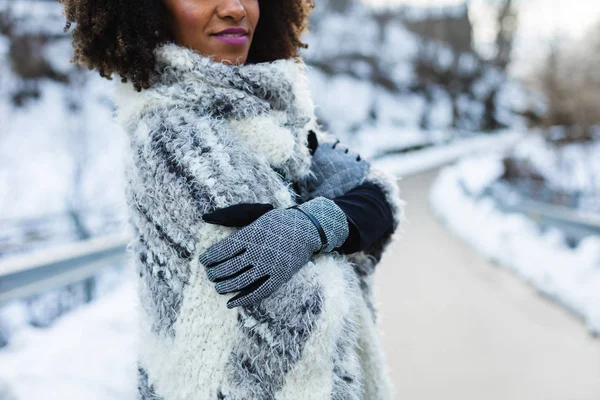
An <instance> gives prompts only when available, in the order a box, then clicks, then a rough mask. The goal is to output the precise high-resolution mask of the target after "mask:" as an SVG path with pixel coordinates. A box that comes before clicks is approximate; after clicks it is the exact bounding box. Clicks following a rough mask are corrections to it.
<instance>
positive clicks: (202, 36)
mask: <svg viewBox="0 0 600 400" xmlns="http://www.w3.org/2000/svg"><path fill="white" fill-rule="evenodd" d="M258 1H259V0H164V2H165V6H166V8H167V10H168V11H169V14H170V16H169V17H170V28H171V33H172V35H173V36H174V39H175V41H176V42H177V43H179V44H180V45H182V46H185V47H188V48H190V49H192V50H195V51H197V52H198V53H200V54H203V55H206V56H210V57H211V58H213V59H214V60H215V61H218V62H224V63H231V64H243V63H245V62H246V59H247V58H248V51H249V50H250V44H251V43H252V37H253V35H254V30H255V28H256V25H257V24H258V19H259V17H260V10H259V5H258ZM268 1H273V0H268ZM275 1H281V0H275Z"/></svg>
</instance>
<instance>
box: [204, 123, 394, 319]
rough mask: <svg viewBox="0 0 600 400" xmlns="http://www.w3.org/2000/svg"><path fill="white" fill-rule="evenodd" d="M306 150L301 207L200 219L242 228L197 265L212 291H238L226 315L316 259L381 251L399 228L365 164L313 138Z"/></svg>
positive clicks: (251, 209) (242, 208)
mask: <svg viewBox="0 0 600 400" xmlns="http://www.w3.org/2000/svg"><path fill="white" fill-rule="evenodd" d="M309 147H310V150H311V153H312V156H313V159H312V166H311V172H312V173H313V176H312V177H311V179H309V180H308V181H306V182H302V183H301V184H300V185H298V189H299V192H300V193H299V195H300V198H301V199H302V200H303V201H304V202H303V203H302V204H300V205H299V206H296V207H292V208H291V209H285V210H281V209H278V210H273V209H272V207H269V206H268V205H264V204H258V205H256V204H243V205H237V206H233V207H229V208H226V209H221V210H217V211H216V212H215V213H211V214H210V215H205V216H204V220H205V221H206V222H209V223H214V224H219V225H226V226H237V227H241V229H240V230H238V231H237V232H235V233H234V234H232V235H231V236H230V237H228V238H226V239H224V240H223V241H221V242H219V243H217V244H215V245H214V246H212V247H211V248H209V249H208V250H207V251H206V252H205V253H204V254H203V255H202V256H201V258H200V261H201V263H202V264H203V265H205V266H206V267H207V268H208V277H209V279H210V280H211V281H212V282H215V284H216V289H217V292H219V293H221V294H226V293H233V292H239V293H238V294H237V295H236V296H235V297H233V298H232V299H231V300H230V301H229V302H228V307H229V308H233V307H236V306H244V305H250V304H253V303H255V302H257V301H259V300H261V299H263V298H265V297H268V296H269V295H270V294H272V293H273V292H274V291H275V290H277V288H279V287H280V286H281V285H282V284H283V283H285V282H286V281H287V280H289V279H290V278H291V276H293V274H294V273H296V272H297V271H298V270H299V269H300V268H301V267H302V266H304V265H305V264H306V263H307V262H308V261H310V259H311V257H313V255H314V254H315V253H319V252H330V251H333V250H337V251H338V252H340V253H343V254H351V253H356V252H359V251H366V252H367V253H369V252H370V251H369V250H375V251H371V253H376V252H380V251H381V249H380V247H381V243H382V240H383V241H386V237H388V236H391V234H392V233H393V232H394V230H395V229H396V227H397V224H396V223H395V221H396V220H395V218H394V212H393V206H392V205H391V204H389V203H388V200H387V197H386V194H385V193H384V189H383V188H382V187H380V186H378V184H377V182H369V180H368V177H369V170H370V166H369V164H368V163H367V162H366V161H364V160H362V159H361V158H360V156H358V155H357V154H354V153H352V152H350V151H349V150H348V149H347V148H345V147H342V146H341V145H339V143H338V142H323V143H322V144H320V145H319V143H318V140H317V137H316V134H314V132H311V133H310V135H309ZM377 243H379V246H377V245H376V244H377ZM374 248H375V249H374ZM373 255H375V254H373ZM375 256H376V257H377V255H375Z"/></svg>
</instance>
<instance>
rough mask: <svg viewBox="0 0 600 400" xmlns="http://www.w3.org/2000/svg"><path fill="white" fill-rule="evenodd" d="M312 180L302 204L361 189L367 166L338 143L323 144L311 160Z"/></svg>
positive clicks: (357, 156)
mask: <svg viewBox="0 0 600 400" xmlns="http://www.w3.org/2000/svg"><path fill="white" fill-rule="evenodd" d="M311 171H312V172H313V173H314V175H315V177H314V178H313V179H311V180H309V181H308V183H307V186H306V189H307V190H308V193H305V194H304V195H303V196H302V197H303V200H306V199H312V198H315V197H318V196H322V197H326V198H328V199H333V198H335V197H338V196H341V195H343V194H345V193H347V192H348V191H349V190H351V189H354V188H355V187H357V186H359V185H361V184H362V183H363V181H364V180H365V177H366V176H367V174H368V173H369V163H368V162H366V161H365V160H363V159H361V158H360V157H359V155H358V154H356V153H354V152H351V151H349V150H348V148H347V147H345V146H342V145H341V144H339V143H330V142H327V143H326V142H324V143H320V144H319V146H318V147H317V149H316V151H315V154H314V155H313V158H312V165H311Z"/></svg>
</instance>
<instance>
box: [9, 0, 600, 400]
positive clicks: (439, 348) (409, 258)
mask: <svg viewBox="0 0 600 400" xmlns="http://www.w3.org/2000/svg"><path fill="white" fill-rule="evenodd" d="M316 3H317V6H316V9H315V10H314V13H313V15H312V20H311V27H310V32H309V33H308V34H307V35H306V36H305V41H306V42H307V43H308V44H309V49H308V50H306V51H305V53H304V57H305V59H306V61H307V63H308V64H309V65H310V82H311V90H312V92H313V97H314V101H315V103H316V104H317V107H318V108H317V114H318V116H319V118H320V120H321V122H322V124H323V125H325V126H326V127H327V129H328V130H329V131H330V132H332V133H335V134H336V135H338V136H339V137H341V138H342V140H343V141H345V142H346V143H348V145H349V146H350V147H352V148H354V149H356V150H357V151H359V152H360V153H361V154H362V155H363V156H365V157H368V158H370V159H371V160H372V162H373V163H374V164H375V165H377V166H379V167H382V168H386V169H388V170H389V171H391V172H392V173H394V174H396V175H397V176H398V177H399V185H400V188H401V190H402V193H403V197H404V198H405V199H406V200H407V202H408V206H407V217H408V223H407V224H406V226H405V227H404V231H405V233H404V235H403V237H402V239H401V240H400V241H399V242H398V243H396V244H395V245H394V246H393V248H392V249H391V250H390V251H389V252H388V253H387V254H386V255H385V257H384V259H383V262H382V264H381V265H380V267H379V271H378V275H377V278H376V279H377V297H378V302H379V310H380V312H379V323H380V326H381V330H382V334H383V340H384V344H385V349H386V354H387V358H388V361H389V364H390V370H391V375H392V379H393V381H394V384H395V386H396V389H397V398H398V399H404V398H408V399H413V400H419V399H439V398H446V399H461V400H465V399H511V400H517V399H523V400H551V399H556V400H583V399H600V340H599V339H597V336H598V335H600V69H598V64H599V63H600V2H597V1H591V0H589V1H588V0H571V1H567V0H544V1H542V0H471V1H453V0H444V1H443V0H364V1H361V0H316ZM61 11H62V6H61V5H60V4H58V3H57V2H56V1H55V0H52V1H44V0H0V122H1V123H0V400H32V399H41V398H45V399H48V398H50V399H86V400H87V399H131V398H134V397H135V372H136V371H135V352H134V351H135V327H136V321H135V307H136V301H135V292H134V283H133V282H134V280H133V278H132V276H131V272H132V266H130V265H129V263H128V258H127V255H126V253H125V245H126V243H127V237H128V236H127V233H128V230H127V213H126V209H125V206H124V202H125V200H124V193H123V185H124V177H123V173H122V168H123V162H122V161H123V160H122V158H123V156H124V151H123V150H124V146H125V136H124V134H123V132H121V131H120V129H119V128H118V127H117V125H116V124H115V123H114V122H113V121H112V115H113V104H112V102H111V97H112V88H113V83H112V82H108V81H106V80H103V79H101V78H100V77H99V76H97V74H95V73H92V72H89V71H87V70H84V69H82V68H79V67H77V66H76V65H74V64H71V63H70V62H69V59H70V58H71V57H72V51H71V44H70V34H69V33H65V32H64V31H63V27H64V17H63V16H62V14H61ZM400 178H401V179H400ZM132 385H133V386H132Z"/></svg>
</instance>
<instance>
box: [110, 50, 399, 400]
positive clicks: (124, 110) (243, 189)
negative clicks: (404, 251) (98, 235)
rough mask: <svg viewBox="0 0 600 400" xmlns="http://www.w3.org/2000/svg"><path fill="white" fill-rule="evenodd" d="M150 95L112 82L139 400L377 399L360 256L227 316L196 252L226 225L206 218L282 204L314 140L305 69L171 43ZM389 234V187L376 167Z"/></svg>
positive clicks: (379, 367)
mask: <svg viewBox="0 0 600 400" xmlns="http://www.w3.org/2000/svg"><path fill="white" fill-rule="evenodd" d="M155 54H156V59H157V64H156V69H155V73H154V75H153V78H152V80H151V86H150V88H149V89H146V90H143V91H142V92H137V91H135V90H134V89H133V88H132V86H131V85H130V84H119V85H118V87H117V91H116V103H117V120H118V122H119V123H120V124H121V125H122V126H123V128H124V129H125V131H126V132H127V135H128V137H129V149H130V152H129V153H128V154H127V157H126V160H127V161H128V163H129V164H128V165H127V167H126V171H125V172H126V176H127V187H126V195H127V201H128V205H129V208H130V222H131V226H132V228H133V230H134V233H135V235H134V239H133V240H132V242H131V243H130V245H129V249H130V251H131V252H132V253H133V255H134V258H135V263H136V268H137V273H138V276H139V282H138V295H139V298H140V302H141V311H140V314H141V315H140V324H141V326H140V335H141V337H140V341H139V342H140V348H139V356H138V359H139V368H138V370H139V379H138V391H139V397H138V398H139V399H145V400H149V399H164V400H180V399H181V400H183V399H186V400H191V399H194V400H203V399H215V400H218V399H227V400H254V399H256V400H268V399H277V400H309V399H310V400H321V399H323V400H325V399H328V400H329V399H335V400H359V399H361V400H384V399H391V398H392V394H391V385H390V382H389V379H388V376H387V374H386V364H385V360H384V356H383V352H382V348H381V344H380V338H379V335H378V331H377V329H376V318H375V310H374V307H373V299H372V293H371V284H372V283H371V281H372V273H373V271H374V270H375V265H376V264H377V262H378V260H379V257H380V255H381V252H382V251H383V249H384V248H385V246H386V245H387V243H389V241H390V239H391V236H392V235H391V233H390V235H386V237H384V238H382V239H381V241H380V242H378V243H377V244H376V245H374V246H373V248H372V249H369V250H367V251H365V252H361V253H357V254H353V255H350V256H342V255H339V254H337V253H333V254H326V255H319V256H315V257H314V258H313V259H312V260H311V261H310V262H309V263H308V264H307V265H306V266H304V267H303V268H302V269H301V270H300V271H299V272H298V273H297V274H295V275H294V276H293V278H292V279H291V280H290V281H288V282H287V283H286V284H284V285H283V286H282V287H281V288H279V289H278V290H277V291H276V292H275V293H274V294H273V295H271V296H270V297H269V298H267V299H265V300H263V301H262V302H260V303H257V304H255V305H252V306H248V307H238V308H235V309H227V307H226V302H227V300H228V299H229V298H230V297H232V296H233V294H232V295H225V296H224V295H220V294H218V293H217V292H216V291H215V288H214V285H213V284H212V283H211V282H210V281H209V280H208V278H207V276H206V271H205V268H204V266H203V265H201V264H200V263H199V262H198V257H199V255H200V254H202V253H203V252H204V251H205V250H206V249H207V248H208V247H209V246H211V245H212V244H214V243H216V242H218V241H219V240H221V239H223V238H225V237H227V236H228V235H230V234H231V233H232V232H233V230H232V229H231V228H225V227H220V226H215V225H209V224H206V223H204V222H203V221H202V215H203V214H204V213H207V212H211V211H213V210H214V209H216V208H221V207H227V206H231V205H234V204H238V203H270V204H273V205H274V206H275V207H289V206H292V205H294V204H296V203H297V202H298V199H299V196H298V195H299V193H297V192H298V191H301V190H302V189H301V188H302V187H303V186H302V183H303V182H305V181H306V178H307V177H308V176H309V175H310V173H311V157H310V154H309V151H308V149H307V132H308V130H309V129H312V130H315V131H317V133H318V134H319V135H320V138H321V139H326V134H325V133H323V132H322V131H321V129H320V126H319V125H318V123H317V121H316V118H315V114H314V105H313V102H312V100H311V97H310V93H309V90H308V86H307V77H306V66H305V64H303V62H302V60H301V59H299V58H297V59H289V60H278V61H274V62H269V63H261V64H255V65H242V66H233V65H226V64H223V63H219V62H215V61H214V60H212V59H210V58H208V57H206V56H203V55H200V54H198V53H196V52H193V51H191V50H188V49H185V48H183V47H180V46H178V45H176V44H173V43H169V44H165V45H162V46H160V47H158V48H157V49H156V50H155ZM365 179H366V180H368V181H370V182H373V183H376V184H378V185H379V186H380V187H381V188H382V189H383V191H384V193H385V194H386V197H387V200H388V202H389V203H390V205H391V207H392V209H393V211H394V218H395V224H396V226H397V225H398V224H399V223H400V221H401V219H402V203H401V202H400V200H399V198H398V193H397V186H396V183H395V180H394V179H393V178H390V177H388V176H386V175H385V174H383V173H381V172H379V171H376V170H374V169H371V171H370V172H369V175H368V176H367V177H365Z"/></svg>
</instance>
